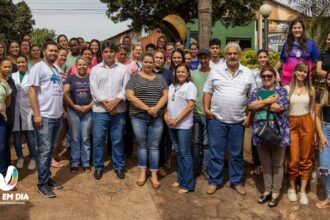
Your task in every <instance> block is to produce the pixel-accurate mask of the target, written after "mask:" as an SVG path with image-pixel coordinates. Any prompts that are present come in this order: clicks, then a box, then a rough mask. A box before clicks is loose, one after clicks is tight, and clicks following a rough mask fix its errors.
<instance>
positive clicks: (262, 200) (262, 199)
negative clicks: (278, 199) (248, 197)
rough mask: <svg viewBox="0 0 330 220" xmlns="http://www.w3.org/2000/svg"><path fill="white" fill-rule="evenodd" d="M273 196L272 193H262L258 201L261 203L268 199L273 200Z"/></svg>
mask: <svg viewBox="0 0 330 220" xmlns="http://www.w3.org/2000/svg"><path fill="white" fill-rule="evenodd" d="M271 198H272V194H268V195H261V196H260V197H259V199H258V203H259V204H263V203H266V202H267V201H269V200H271Z"/></svg>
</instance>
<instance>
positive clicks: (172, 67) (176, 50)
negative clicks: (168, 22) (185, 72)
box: [171, 48, 186, 69]
mask: <svg viewBox="0 0 330 220" xmlns="http://www.w3.org/2000/svg"><path fill="white" fill-rule="evenodd" d="M174 53H179V54H181V56H182V63H185V62H186V60H185V58H184V52H183V50H181V49H179V48H175V49H174V50H173V51H172V53H171V69H174V68H175V66H174V64H173V54H174Z"/></svg>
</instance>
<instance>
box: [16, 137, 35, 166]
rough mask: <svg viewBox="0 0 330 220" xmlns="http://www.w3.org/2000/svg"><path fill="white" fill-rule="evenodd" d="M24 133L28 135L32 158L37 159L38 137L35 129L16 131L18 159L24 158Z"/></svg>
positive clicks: (27, 140)
mask: <svg viewBox="0 0 330 220" xmlns="http://www.w3.org/2000/svg"><path fill="white" fill-rule="evenodd" d="M22 134H24V135H25V137H26V142H27V146H28V148H29V153H30V160H35V159H36V138H35V132H34V131H14V132H13V139H14V147H15V151H16V155H17V158H18V159H23V158H24V156H23V148H22Z"/></svg>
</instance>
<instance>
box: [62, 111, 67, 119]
mask: <svg viewBox="0 0 330 220" xmlns="http://www.w3.org/2000/svg"><path fill="white" fill-rule="evenodd" d="M67 117H68V112H67V111H65V110H63V118H67Z"/></svg>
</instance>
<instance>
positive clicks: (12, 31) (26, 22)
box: [0, 0, 34, 43]
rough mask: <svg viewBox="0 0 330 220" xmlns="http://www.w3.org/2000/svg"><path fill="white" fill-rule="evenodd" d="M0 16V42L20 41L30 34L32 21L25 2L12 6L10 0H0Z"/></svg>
mask: <svg viewBox="0 0 330 220" xmlns="http://www.w3.org/2000/svg"><path fill="white" fill-rule="evenodd" d="M0 14H1V16H0V40H2V41H4V42H6V43H9V42H10V41H13V40H16V41H20V40H21V39H22V37H23V36H24V35H25V34H30V33H31V32H32V25H34V20H33V19H32V14H31V10H30V8H29V6H28V5H27V4H26V2H25V1H22V2H19V3H17V4H14V3H13V2H12V0H0Z"/></svg>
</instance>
